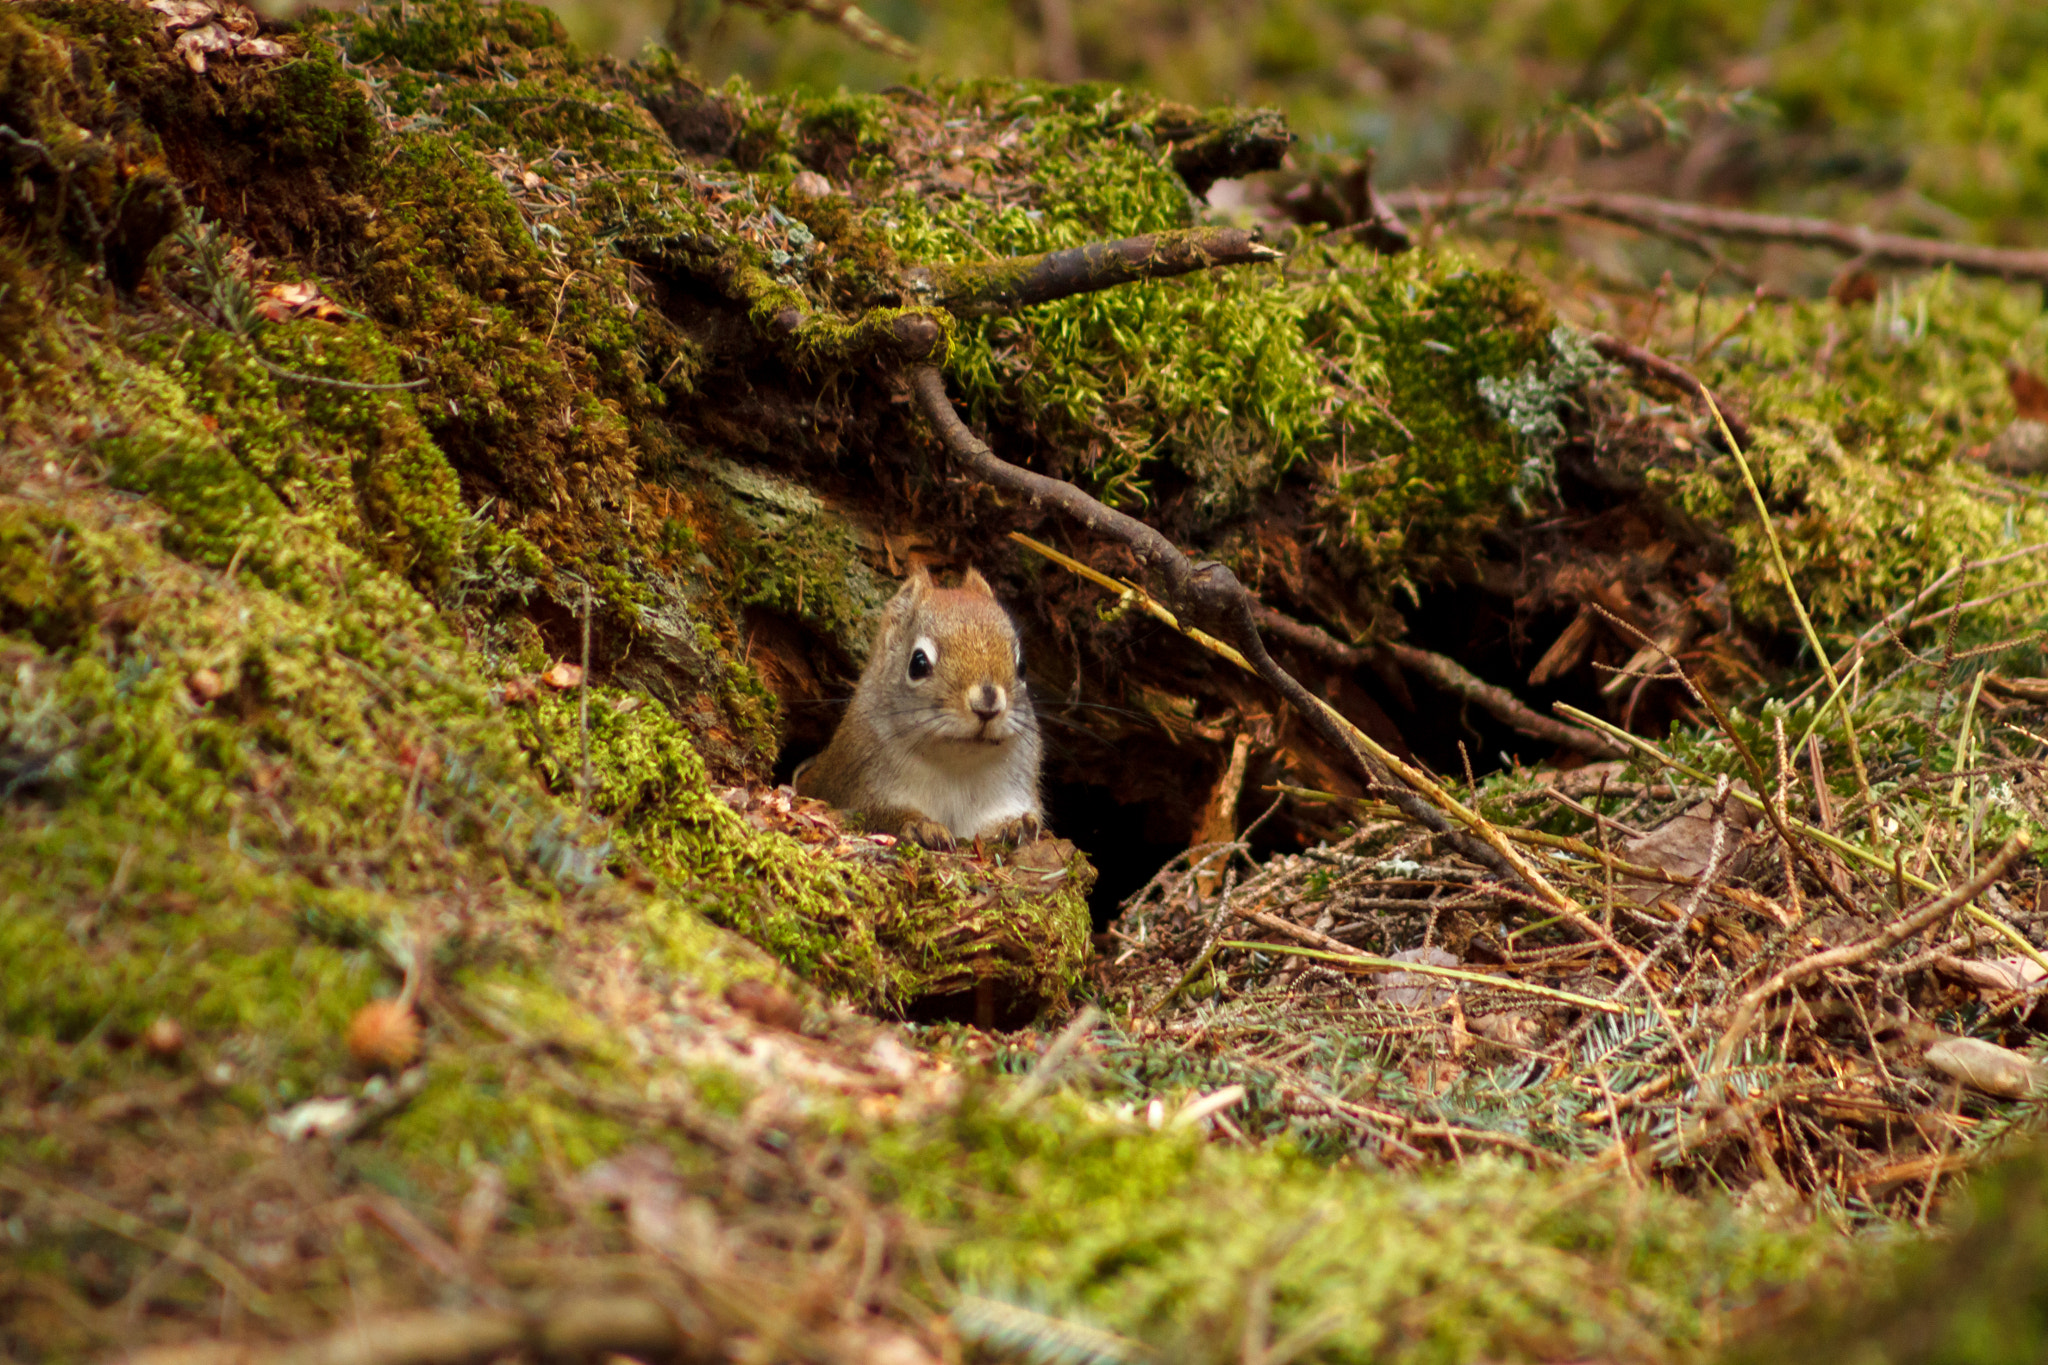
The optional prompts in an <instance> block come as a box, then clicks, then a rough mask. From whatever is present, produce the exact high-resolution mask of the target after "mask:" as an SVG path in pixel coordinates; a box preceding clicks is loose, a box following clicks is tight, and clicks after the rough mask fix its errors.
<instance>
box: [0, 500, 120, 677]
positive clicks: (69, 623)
mask: <svg viewBox="0 0 2048 1365" xmlns="http://www.w3.org/2000/svg"><path fill="white" fill-rule="evenodd" d="M71 535H72V528H71V527H70V526H68V525H66V524H65V523H64V522H62V521H60V520H55V519H53V518H51V517H49V515H48V514H47V513H43V512H40V511H39V510H38V509H35V508H19V507H10V508H5V509H0V633H4V634H9V635H26V636H28V637H29V638H30V639H31V640H34V641H35V642H36V643H37V644H39V645H41V646H42V647H43V648H45V649H62V648H64V647H65V646H67V645H72V644H77V643H78V642H80V641H81V640H83V639H84V638H85V637H86V636H87V635H88V633H89V632H90V631H91V628H92V622H93V613H94V608H95V606H96V605H97V596H96V594H95V593H94V591H93V582H92V575H91V573H90V572H89V571H88V570H87V569H86V567H85V566H84V564H83V563H81V562H80V560H79V557H78V556H77V555H76V554H75V553H70V552H67V545H66V542H67V541H68V540H69V539H70V538H71Z"/></svg>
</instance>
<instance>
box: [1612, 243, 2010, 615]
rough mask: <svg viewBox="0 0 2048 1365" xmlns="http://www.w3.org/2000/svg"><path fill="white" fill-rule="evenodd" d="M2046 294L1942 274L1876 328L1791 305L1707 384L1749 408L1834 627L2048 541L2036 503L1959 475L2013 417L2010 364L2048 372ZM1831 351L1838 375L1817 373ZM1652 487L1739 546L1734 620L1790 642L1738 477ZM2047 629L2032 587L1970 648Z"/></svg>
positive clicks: (1788, 524) (1762, 474)
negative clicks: (1955, 569)
mask: <svg viewBox="0 0 2048 1365" xmlns="http://www.w3.org/2000/svg"><path fill="white" fill-rule="evenodd" d="M2032 293H2033V291H2031V290H2022V289H2015V288H2013V287H2011V286H2005V285H1997V284H1976V283H1966V282H1963V281H1960V280H1957V279H1954V278H1952V277H1949V276H1945V275H1935V276H1930V277H1927V278H1925V279H1923V280H1920V281H1917V282H1914V283H1912V284H1910V285H1905V286H1900V287H1898V288H1896V289H1893V290H1890V291H1888V292H1887V293H1886V294H1885V295H1884V296H1883V297H1882V298H1881V299H1880V301H1879V303H1878V305H1877V306H1875V307H1873V308H1872V309H1870V310H1869V311H1868V312H1849V313H1845V312H1844V311H1842V310H1840V309H1838V308H1836V307H1835V306H1834V305H1832V304H1828V303H1817V304H1809V303H1786V304H1778V305H1774V306H1772V307H1770V308H1768V309H1765V310H1762V311H1760V312H1759V313H1758V314H1757V316H1756V317H1755V318H1754V319H1752V320H1751V321H1750V322H1749V323H1748V324H1747V326H1746V327H1745V329H1744V330H1743V332H1742V333H1741V334H1740V335H1739V336H1738V337H1737V338H1736V339H1735V340H1733V341H1731V342H1729V343H1727V344H1726V345H1725V346H1724V347H1723V348H1722V351H1721V353H1720V354H1718V355H1717V356H1715V357H1714V358H1713V361H1712V363H1711V364H1710V365H1708V366H1707V367H1706V374H1707V377H1708V380H1709V382H1710V383H1713V384H1715V385H1716V386H1717V387H1721V388H1726V389H1728V390H1731V391H1735V392H1741V393H1746V394H1749V395H1752V399H1751V401H1752V409H1751V413H1750V425H1751V427H1752V428H1753V429H1754V431H1755V433H1756V435H1755V437H1754V441H1753V444H1754V445H1755V449H1754V450H1753V451H1751V452H1750V461H1751V464H1752V466H1753V467H1754V469H1755V471H1756V476H1757V480H1758V482H1759V484H1760V486H1761V487H1762V489H1763V492H1764V496H1765V499H1766V502H1767V503H1768V505H1769V506H1770V507H1771V509H1772V515H1773V518H1774V525H1775V529H1776V531H1777V534H1778V539H1779V542H1780V544H1781V545H1782V546H1783V548H1784V551H1785V554H1786V557H1787V559H1788V560H1789V561H1790V563H1791V566H1792V571H1793V575H1794V578H1795V580H1796V581H1797V583H1798V586H1799V590H1800V592H1801V593H1802V594H1803V595H1804V596H1805V599H1806V603H1807V606H1808V609H1809V610H1811V611H1812V612H1813V614H1814V617H1815V619H1816V620H1817V621H1819V622H1820V623H1821V624H1822V625H1823V626H1836V627H1840V626H1846V625H1848V624H1849V623H1851V622H1853V621H1856V620H1858V619H1859V618H1860V619H1862V620H1869V619H1871V618H1873V617H1875V616H1877V615H1879V614H1881V613H1883V612H1885V611H1888V610H1890V609H1891V608H1893V607H1895V606H1897V605H1899V604H1900V603H1901V602H1902V601H1904V600H1905V599H1907V598H1909V597H1911V596H1912V595H1913V594H1915V593H1917V592H1918V591H1920V590H1921V589H1922V588H1924V587H1926V586H1927V585H1928V584H1929V583H1931V582H1932V581H1933V580H1934V579H1935V577H1936V576H1938V575H1939V574H1940V573H1941V572H1942V571H1943V570H1944V569H1946V568H1948V567H1949V565H1950V564H1951V563H1953V562H1955V561H1956V560H1958V559H1961V560H1976V559H1988V558H1995V557H1997V556H2000V555H2002V554H2004V553H2006V552H2007V551H2010V550H2013V549H2015V548H2018V547H2019V546H2021V545H2023V544H2029V543H2033V542H2036V541H2039V540H2041V539H2042V537H2043V534H2044V532H2048V520H2044V518H2048V510H2044V506H2043V504H2042V503H2041V501H2040V500H2039V499H2037V498H2034V497H2031V496H2025V495H2020V496H2015V495H2013V494H2012V493H2010V492H2007V491H2004V490H2001V489H2000V488H1999V487H1997V485H1996V484H1995V482H1994V481H1993V479H1992V478H1991V476H1989V475H1988V474H1987V473H1985V472H1984V471H1983V470H1982V469H1981V468H1980V467H1977V466H1974V465H1971V464H1969V463H1967V462H1966V461H1965V460H1963V459H1962V458H1960V457H1961V456H1962V454H1963V452H1964V451H1965V450H1966V449H1967V448H1968V447H1971V446H1973V445H1978V444H1981V443H1983V442H1986V441H1988V440H1990V439H1991V437H1992V436H1993V435H1995V434H1996V433H1997V432H1998V431H1999V430H2000V429H2002V428H2003V426H2004V425H2005V423H2006V422H2007V421H2009V420H2010V418H2011V415H2012V406H2011V401H2010V399H2009V398H2008V397H2007V395H2006V393H2005V384H2004V377H2003V371H2002V367H2003V365H2004V363H2005V362H2007V361H2012V360H2017V361H2022V362H2024V363H2026V364H2028V365H2038V364H2039V363H2040V360H2039V358H2040V357H2041V356H2042V355H2043V354H2044V353H2048V324H2044V323H2043V321H2042V318H2041V313H2040V309H2039V305H2038V302H2037V301H2036V300H2035V299H2034V298H2033V297H2031V295H2032ZM1713 325H1714V324H1713V320H1712V318H1711V317H1710V318H1709V319H1708V321H1707V326H1708V327H1709V328H1711V327H1712V326H1713ZM1830 337H1832V338H1834V341H1833V343H1832V345H1831V346H1830V342H1829V338H1830ZM1824 350H1826V351H1827V352H1828V353H1829V355H1830V359H1829V362H1828V365H1827V366H1826V368H1825V369H1821V368H1817V367H1816V366H1815V365H1814V364H1813V359H1812V358H1813V357H1814V356H1815V355H1816V354H1820V353H1822V352H1823V351H1824ZM1652 478H1653V480H1654V481H1655V485H1656V486H1658V487H1660V488H1663V489H1666V490H1668V491H1669V494H1670V496H1672V497H1673V499H1674V500H1675V501H1676V502H1678V503H1679V505H1680V506H1682V507H1683V508H1684V509H1685V510H1686V511H1687V512H1688V513H1689V514H1691V515H1692V516H1694V517H1696V518H1698V519H1699V520H1700V521H1702V522H1704V523H1706V524H1709V525H1713V526H1716V527H1719V528H1723V530H1724V532H1725V534H1727V535H1728V536H1729V537H1730V538H1731V539H1732V541H1733V542H1734V546H1735V550H1736V554H1735V558H1734V569H1733V572H1732V573H1731V574H1730V576H1729V587H1730V591H1731V594H1732V596H1733V598H1734V602H1735V606H1736V609H1737V610H1738V611H1740V612H1741V613H1742V614H1743V615H1744V616H1746V617H1749V618H1750V619H1752V620H1757V621H1763V622H1768V623H1770V624H1772V625H1774V626H1777V627H1779V628H1785V629H1789V628H1790V627H1791V626H1792V617H1791V608H1790V605H1789V603H1788V601H1787V599H1786V597H1785V594H1784V590H1783V588H1782V587H1781V586H1779V585H1778V583H1777V581H1776V578H1775V570H1774V569H1773V568H1772V567H1771V560H1770V556H1769V553H1768V548H1767V547H1766V545H1765V544H1764V540H1763V536H1762V528H1761V526H1760V525H1759V524H1758V522H1757V520H1756V517H1755V513H1754V511H1753V510H1752V506H1751V503H1750V500H1749V495H1748V493H1747V491H1746V490H1745V489H1744V488H1743V487H1742V484H1741V482H1740V477H1739V474H1738V473H1737V471H1736V469H1735V467H1734V464H1733V462H1732V461H1731V460H1729V459H1727V458H1726V457H1714V458H1709V457H1708V456H1707V455H1706V454H1705V453H1701V454H1700V455H1699V457H1698V459H1697V460H1696V462H1694V463H1692V464H1691V465H1690V466H1681V467H1678V468H1674V469H1668V470H1661V471H1655V472H1653V474H1652ZM2038 577H2039V573H2038V571H2037V570H2036V569H2035V568H2034V567H2033V566H2031V565H2030V563H2029V562H2028V561H2027V560H2025V559H2020V560H2016V561H2012V562H2009V563H2007V564H2004V565H1998V566H1990V567H1987V568H1984V569H1981V570H1978V571H1976V572H1974V573H1973V574H1971V575H1970V576H1969V577H1968V579H1967V588H1968V591H1969V595H1970V596H1971V597H1973V598H1974V597H1979V596H1989V595H1991V594H1992V593H1994V592H1997V591H2000V590H2003V589H2006V588H2009V587H2010V588H2021V587H2022V585H2026V584H2029V583H2030V582H2031V580H2033V579H2035V578H2038ZM1938 605H1943V606H1945V605H1947V603H1946V602H1943V603H1941V604H1938ZM1933 609H1935V608H1934V607H1933V606H1930V608H1929V610H1933ZM2044 614H2048V592H2044V590H2043V589H2041V588H2039V587H2032V586H2030V587H2024V589H2023V590H2022V591H2018V592H2016V593H2015V594H2014V595H2012V596H2010V597H2006V598H2004V599H2002V600H1999V601H1996V602H1990V603H1986V604H1984V605H1983V606H1982V607H1979V608H1975V609H1973V610H1972V611H1971V612H1970V613H1969V614H1968V616H1967V618H1966V620H1965V622H1964V626H1965V628H1966V630H1967V634H1966V635H1965V637H1964V642H1965V643H1966V644H1974V643H1977V642H1979V641H1988V640H1997V639H2010V638H2013V637H2019V636H2024V635H2025V634H2026V633H2027V632H2029V631H2030V630H2032V629H2034V628H2036V627H2037V625H2039V624H2040V623H2041V622H2042V621H2043V619H2044Z"/></svg>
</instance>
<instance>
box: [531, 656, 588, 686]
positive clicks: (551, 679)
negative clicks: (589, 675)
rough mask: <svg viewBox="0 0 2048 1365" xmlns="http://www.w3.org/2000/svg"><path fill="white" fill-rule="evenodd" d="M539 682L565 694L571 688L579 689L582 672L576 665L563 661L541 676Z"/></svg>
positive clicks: (581, 681)
mask: <svg viewBox="0 0 2048 1365" xmlns="http://www.w3.org/2000/svg"><path fill="white" fill-rule="evenodd" d="M540 680H541V681H542V682H544V683H546V684H547V685H548V686H549V687H552V688H554V689H555V690H556V691H558V692H566V691H567V690H568V689H570V688H572V687H580V686H581V685H582V683H583V670H582V668H580V667H578V666H577V665H575V664H572V663H569V662H567V661H566V660H564V661H563V662H561V663H558V664H556V665H555V666H554V667H553V668H551V669H549V670H548V671H547V672H545V673H543V674H541V675H540Z"/></svg>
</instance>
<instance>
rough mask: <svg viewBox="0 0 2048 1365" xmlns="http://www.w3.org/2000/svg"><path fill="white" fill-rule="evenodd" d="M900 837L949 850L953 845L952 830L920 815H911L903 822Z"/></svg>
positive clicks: (930, 846)
mask: <svg viewBox="0 0 2048 1365" xmlns="http://www.w3.org/2000/svg"><path fill="white" fill-rule="evenodd" d="M900 835H901V837H902V838H905V839H908V840H910V841H911V842H912V843H918V844H923V845H924V846H925V847H926V848H935V849H940V850H950V849H951V848H952V847H953V832H952V831H951V830H949V829H947V828H946V827H945V826H944V825H942V824H940V823H939V822H938V821H936V820H927V819H925V818H924V817H923V816H922V815H913V816H911V817H910V818H909V819H907V820H905V821H904V822H903V828H902V830H901V831H900Z"/></svg>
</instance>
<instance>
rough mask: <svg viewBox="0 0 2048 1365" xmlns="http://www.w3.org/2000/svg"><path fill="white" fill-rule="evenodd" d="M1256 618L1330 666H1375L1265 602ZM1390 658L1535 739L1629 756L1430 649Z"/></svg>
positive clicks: (1406, 649)
mask: <svg viewBox="0 0 2048 1365" xmlns="http://www.w3.org/2000/svg"><path fill="white" fill-rule="evenodd" d="M1252 617H1253V619H1254V620H1256V621H1257V622H1258V623H1259V625H1260V626H1261V627H1263V628H1264V629H1265V630H1266V631H1267V632H1268V633H1269V634H1271V635H1274V636H1276V637H1278V638H1279V639H1280V640H1282V641H1284V642H1285V643H1287V644H1290V645H1292V646H1294V647H1295V648H1296V649H1299V650H1302V651H1304V652H1305V653H1309V654H1313V655H1315V656H1316V657H1317V658H1319V659H1322V660H1324V661H1325V662H1326V663H1332V664H1335V665H1337V666H1338V667H1339V668H1345V669H1358V668H1369V667H1371V666H1372V663H1373V657H1372V650H1371V649H1369V648H1361V647H1360V646H1357V645H1347V644H1345V643H1344V642H1343V641H1342V640H1339V639H1338V638H1337V637H1336V636H1334V635H1332V634H1330V633H1329V632H1328V631H1326V630H1324V629H1322V628H1321V627H1320V626H1312V625H1309V624H1308V623H1306V622H1304V621H1297V620H1295V619H1294V618H1293V617H1291V616H1288V615H1287V614H1285V613H1284V612H1279V611H1275V610H1274V609H1273V608H1271V607H1269V606H1266V605H1265V604H1264V603H1258V604H1255V605H1254V606H1253V608H1252ZM1378 648H1380V649H1382V650H1384V651H1385V652H1386V653H1387V654H1389V655H1391V656H1392V657H1393V659H1394V662H1396V663H1398V664H1400V665H1401V666H1402V667H1403V668H1405V669H1407V670H1409V671H1410V672H1411V673H1418V674H1420V675H1421V676H1422V677H1424V678H1426V679H1428V680H1429V682H1430V683H1431V684H1432V685H1433V686H1435V687H1436V688H1437V689H1438V690H1439V691H1442V692H1447V693H1449V694H1450V695H1451V696H1454V697H1457V698H1459V699H1460V700H1463V701H1469V702H1472V703H1474V704H1476V705H1478V706H1479V707H1481V708H1482V709H1483V710H1485V711H1486V712H1488V713H1489V714H1490V715H1492V716H1493V717H1494V719H1496V720H1498V721H1500V722H1501V723H1502V724H1504V725H1506V726H1507V727H1508V728H1509V729H1511V730H1514V731H1517V732H1518V733H1520V734H1524V735H1528V736H1529V737H1530V738H1532V739H1541V740H1547V741H1548V742H1550V743H1552V744H1555V745H1558V746H1560V747H1562V748H1566V749H1570V750H1572V751H1573V752H1575V753H1581V754H1584V755H1585V756H1586V757H1588V758H1595V759H1610V758H1626V757H1628V752H1629V751H1628V748H1627V746H1626V745H1623V744H1622V743H1620V742H1619V741H1618V740H1612V739H1609V738H1607V737H1606V736H1605V735H1601V734H1596V733H1594V732H1593V731H1591V730H1585V729H1581V728H1580V727H1578V726H1576V725H1567V724H1565V723H1564V722H1563V721H1561V720H1553V719H1552V718H1550V717H1549V716H1546V715H1543V714H1542V713H1540V712H1538V711H1534V710H1531V709H1530V708H1529V707H1528V706H1526V705H1524V704H1523V703H1522V700H1521V698H1519V697H1517V696H1516V695H1515V694H1514V693H1512V692H1510V691H1508V690H1507V689H1506V688H1505V687H1495V686H1494V685H1493V684H1492V683H1489V682H1485V681H1483V680H1481V679H1480V678H1477V677H1475V676H1473V674H1472V673H1471V672H1470V671H1468V670H1467V669H1466V668H1465V667H1464V665H1462V664H1460V663H1459V662H1458V661H1457V660H1455V659H1451V658H1447V657H1445V656H1444V655H1442V654H1437V653H1434V652H1432V651H1430V650H1427V649H1420V648H1418V647H1416V646H1414V645H1411V644H1408V643H1406V642H1404V641H1401V640H1389V641H1386V642H1385V643H1383V644H1381V645H1379V646H1378Z"/></svg>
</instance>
